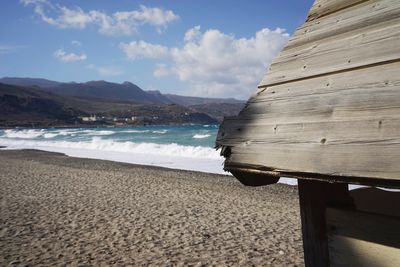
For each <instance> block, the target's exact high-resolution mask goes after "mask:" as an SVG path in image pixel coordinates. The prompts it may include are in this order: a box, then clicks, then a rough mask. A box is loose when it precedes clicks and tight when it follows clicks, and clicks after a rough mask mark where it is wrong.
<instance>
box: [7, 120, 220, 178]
mask: <svg viewBox="0 0 400 267" xmlns="http://www.w3.org/2000/svg"><path fill="white" fill-rule="evenodd" d="M217 131H218V125H183V126H143V127H120V128H118V127H113V128H70V129H65V128H64V129H55V128H54V129H52V128H50V129H6V130H0V146H6V147H7V149H23V148H32V149H41V150H46V151H53V152H61V153H65V154H67V155H69V156H75V157H85V158H96V159H106V160H113V161H120V162H126V163H136V164H145V165H153V166H161V167H167V168H175V169H185V170H195V171H203V172H210V173H219V174H227V173H226V172H224V171H223V169H222V164H223V158H222V157H221V156H219V152H218V151H216V150H215V149H214V145H215V138H216V135H217Z"/></svg>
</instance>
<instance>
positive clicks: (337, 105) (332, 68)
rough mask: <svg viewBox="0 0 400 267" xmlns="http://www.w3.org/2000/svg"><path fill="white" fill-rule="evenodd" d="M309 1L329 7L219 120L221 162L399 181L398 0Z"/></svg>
mask: <svg viewBox="0 0 400 267" xmlns="http://www.w3.org/2000/svg"><path fill="white" fill-rule="evenodd" d="M317 3H319V4H321V8H322V6H323V5H331V6H330V7H329V8H328V7H327V6H325V7H326V8H328V9H326V10H330V11H329V12H328V11H326V12H325V11H324V12H325V13H324V12H323V13H324V14H325V15H321V16H319V17H318V18H317V19H315V20H313V21H309V22H306V23H305V25H304V26H303V27H302V28H300V29H299V31H298V32H297V33H296V34H295V36H294V37H293V38H292V39H291V41H289V44H288V46H287V47H285V49H284V50H283V51H282V53H281V54H280V55H279V56H278V57H277V59H275V60H274V63H273V64H272V66H271V70H270V71H269V72H268V73H267V75H266V77H265V78H264V79H263V81H262V82H261V87H260V88H258V90H257V91H256V92H255V94H254V95H253V96H252V97H251V98H250V99H249V101H248V103H247V104H246V106H245V108H244V109H243V110H242V111H241V112H240V114H239V115H238V116H236V117H230V118H225V120H224V121H223V123H222V124H221V126H220V129H219V132H218V136H217V142H216V144H217V147H225V148H229V151H230V153H229V155H225V156H226V158H227V159H226V161H225V169H227V170H229V168H230V167H232V168H235V169H237V168H243V169H246V168H247V169H248V168H256V169H257V170H261V171H265V170H267V171H270V172H274V173H281V174H282V173H283V174H287V173H290V174H293V176H295V177H298V176H297V175H296V173H298V174H299V175H300V176H301V177H302V175H303V176H306V175H310V174H313V175H314V176H318V175H320V176H324V177H325V178H324V179H328V178H327V176H330V177H334V176H335V177H358V178H362V177H364V178H365V177H366V178H367V179H370V180H371V181H376V180H377V179H381V180H382V181H400V45H399V44H400V1H397V0H396V1H394V0H375V1H361V2H358V1H349V3H348V4H349V5H347V4H345V3H344V1H330V4H328V1H323V0H321V1H317V2H316V4H317ZM334 3H337V6H335V5H334ZM333 10H335V11H333ZM327 12H328V13H329V14H328V13H327ZM321 14H322V13H321ZM304 29H307V31H305V32H304V31H303V30H304ZM304 66H306V67H305V68H304ZM254 166H257V167H254ZM399 186H400V184H399Z"/></svg>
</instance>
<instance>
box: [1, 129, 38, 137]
mask: <svg viewBox="0 0 400 267" xmlns="http://www.w3.org/2000/svg"><path fill="white" fill-rule="evenodd" d="M44 133H45V132H44V130H43V129H42V130H5V131H4V136H5V137H7V138H21V139H33V138H38V137H40V136H42V135H43V134H44Z"/></svg>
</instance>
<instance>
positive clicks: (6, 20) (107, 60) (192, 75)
mask: <svg viewBox="0 0 400 267" xmlns="http://www.w3.org/2000/svg"><path fill="white" fill-rule="evenodd" d="M312 3H313V1H312V0H280V1H278V0H274V1H272V0H235V1H232V0H230V1H227V0H213V1H211V0H202V1H199V0H197V1H194V0H174V1H172V0H164V1H161V0H158V1H152V0H149V1H135V0H119V1H115V0H85V1H75V0H69V1H56V0H2V1H1V2H0V14H1V16H0V25H1V26H0V77H33V78H45V79H49V80H56V81H61V82H71V81H75V82H86V81H90V80H106V81H111V82H124V81H130V82H132V83H134V84H137V85H138V86H139V87H141V88H142V89H144V90H159V91H160V92H162V93H175V94H181V95H192V96H203V97H235V98H238V99H247V98H248V97H249V95H250V94H251V93H252V92H253V91H255V89H256V87H257V84H258V83H259V82H260V80H261V79H262V77H263V75H264V74H265V71H266V69H267V67H268V66H269V64H270V63H271V61H272V60H273V58H274V57H275V56H277V54H278V53H279V51H280V50H281V49H282V48H283V46H284V45H285V44H286V42H287V41H288V39H289V38H290V35H291V34H293V32H294V31H295V29H296V28H297V27H299V26H301V24H302V23H303V22H304V20H305V18H306V15H307V12H308V10H309V9H310V7H311V5H312Z"/></svg>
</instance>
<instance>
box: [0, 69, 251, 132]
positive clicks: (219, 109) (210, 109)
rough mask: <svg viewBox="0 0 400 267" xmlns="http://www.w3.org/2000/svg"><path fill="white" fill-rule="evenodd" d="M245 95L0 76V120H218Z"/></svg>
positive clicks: (26, 122)
mask: <svg viewBox="0 0 400 267" xmlns="http://www.w3.org/2000/svg"><path fill="white" fill-rule="evenodd" d="M243 106H244V101H241V100H236V99H233V98H227V99H219V98H202V97H189V96H179V95H173V94H162V93H161V92H159V91H145V90H142V89H141V88H140V87H138V86H137V85H135V84H133V83H130V82H124V83H121V84H119V83H112V82H107V81H89V82H85V83H76V82H70V83H63V82H57V81H51V80H46V79H40V78H15V77H5V78H1V79H0V126H3V127H4V126H29V125H42V126H55V125H69V124H72V123H74V124H77V123H82V121H78V120H77V118H78V117H82V116H89V115H97V116H102V117H103V118H104V117H107V118H109V117H114V118H131V117H134V116H135V117H139V118H145V119H142V120H140V122H141V123H153V124H156V123H159V124H163V123H217V122H219V121H220V120H221V119H222V118H223V116H230V115H235V114H237V113H238V112H239V111H240V110H241V109H242V107H243Z"/></svg>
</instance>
